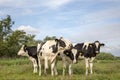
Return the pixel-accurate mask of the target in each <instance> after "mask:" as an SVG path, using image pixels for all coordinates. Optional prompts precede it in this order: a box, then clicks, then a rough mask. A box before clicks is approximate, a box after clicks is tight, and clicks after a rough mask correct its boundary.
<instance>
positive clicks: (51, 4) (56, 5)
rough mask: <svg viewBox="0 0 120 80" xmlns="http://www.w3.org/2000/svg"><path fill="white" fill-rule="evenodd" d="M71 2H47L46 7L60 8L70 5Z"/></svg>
mask: <svg viewBox="0 0 120 80" xmlns="http://www.w3.org/2000/svg"><path fill="white" fill-rule="evenodd" d="M70 1H71V0H45V2H44V3H45V6H47V7H50V8H52V9H56V8H59V7H61V6H63V5H65V4H67V3H69V2H70Z"/></svg>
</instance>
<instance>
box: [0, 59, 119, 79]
mask: <svg viewBox="0 0 120 80" xmlns="http://www.w3.org/2000/svg"><path fill="white" fill-rule="evenodd" d="M42 68H43V67H42ZM57 69H58V74H59V75H58V76H54V77H52V76H51V75H50V67H49V70H48V75H47V76H45V75H44V74H43V70H42V76H38V74H33V66H32V62H30V61H29V60H28V59H27V58H18V59H17V58H14V59H7V58H3V59H0V80H119V79H120V60H94V66H93V72H94V73H93V74H92V75H90V74H89V75H88V76H86V75H85V64H84V60H82V61H80V60H79V62H78V63H77V64H74V65H73V75H72V76H69V75H68V72H67V71H66V75H65V76H63V75H62V62H61V61H59V62H58V66H57Z"/></svg>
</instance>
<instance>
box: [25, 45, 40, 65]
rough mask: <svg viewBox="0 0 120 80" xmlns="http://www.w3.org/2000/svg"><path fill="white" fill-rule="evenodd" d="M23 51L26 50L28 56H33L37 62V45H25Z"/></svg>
mask: <svg viewBox="0 0 120 80" xmlns="http://www.w3.org/2000/svg"><path fill="white" fill-rule="evenodd" d="M25 51H27V52H28V55H29V56H30V57H33V58H35V59H36V61H37V63H38V57H37V46H25Z"/></svg>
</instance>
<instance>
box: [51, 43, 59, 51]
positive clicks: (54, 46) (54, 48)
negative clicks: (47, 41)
mask: <svg viewBox="0 0 120 80" xmlns="http://www.w3.org/2000/svg"><path fill="white" fill-rule="evenodd" d="M51 48H52V50H53V51H52V52H53V53H56V52H57V51H58V47H57V44H56V45H52V46H51Z"/></svg>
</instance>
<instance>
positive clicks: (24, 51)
mask: <svg viewBox="0 0 120 80" xmlns="http://www.w3.org/2000/svg"><path fill="white" fill-rule="evenodd" d="M17 55H20V56H27V57H28V58H29V59H30V60H31V61H32V62H33V67H34V69H33V73H37V68H38V57H37V46H27V45H22V47H21V49H20V50H19V51H18V53H17Z"/></svg>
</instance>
